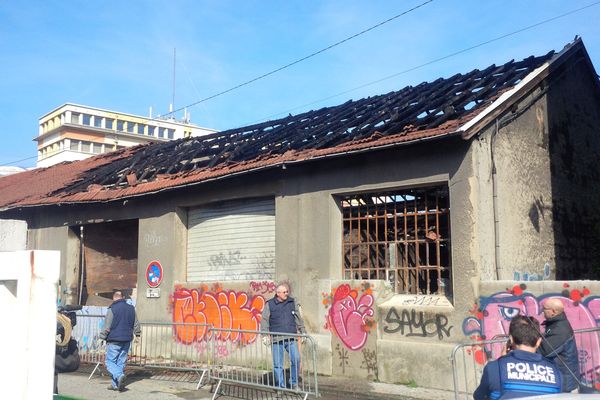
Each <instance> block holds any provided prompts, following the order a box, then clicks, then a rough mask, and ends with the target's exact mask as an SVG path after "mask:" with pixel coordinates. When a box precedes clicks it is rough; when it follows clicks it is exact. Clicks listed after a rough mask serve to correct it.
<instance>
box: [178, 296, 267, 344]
mask: <svg viewBox="0 0 600 400" xmlns="http://www.w3.org/2000/svg"><path fill="white" fill-rule="evenodd" d="M264 306H265V299H264V297H262V296H260V295H255V296H248V294H247V293H244V292H234V291H233V290H229V291H220V292H207V291H202V290H198V289H184V288H181V289H177V290H176V291H175V293H174V294H173V321H174V322H184V323H195V324H207V325H212V326H213V327H214V328H223V329H242V330H259V328H260V319H261V313H262V310H263V308H264ZM175 334H176V337H177V340H179V341H180V342H182V343H186V344H190V343H193V342H197V341H202V340H204V339H206V335H207V326H202V325H200V326H193V325H185V326H184V325H177V326H176V327H175ZM218 335H219V337H218V339H219V340H222V341H227V340H231V341H238V340H240V341H241V343H244V344H246V343H252V342H254V341H255V340H256V336H257V334H256V333H242V334H241V336H240V333H239V332H221V333H218Z"/></svg>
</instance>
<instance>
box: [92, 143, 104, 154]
mask: <svg viewBox="0 0 600 400" xmlns="http://www.w3.org/2000/svg"><path fill="white" fill-rule="evenodd" d="M92 152H93V153H94V154H100V153H101V152H102V145H101V144H100V143H92Z"/></svg>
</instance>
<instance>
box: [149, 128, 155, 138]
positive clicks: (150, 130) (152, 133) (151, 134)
mask: <svg viewBox="0 0 600 400" xmlns="http://www.w3.org/2000/svg"><path fill="white" fill-rule="evenodd" d="M154 128H155V127H154V126H149V127H148V136H154Z"/></svg>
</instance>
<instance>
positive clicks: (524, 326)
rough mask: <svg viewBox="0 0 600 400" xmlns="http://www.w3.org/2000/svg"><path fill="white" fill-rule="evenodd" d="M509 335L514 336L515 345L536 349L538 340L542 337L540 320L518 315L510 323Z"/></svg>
mask: <svg viewBox="0 0 600 400" xmlns="http://www.w3.org/2000/svg"><path fill="white" fill-rule="evenodd" d="M508 333H509V334H510V336H512V339H513V342H514V344H516V345H521V344H523V345H526V346H530V347H535V345H536V344H537V341H538V339H539V338H541V337H542V335H541V333H540V323H539V322H538V320H537V319H535V318H534V317H527V316H525V315H517V316H516V317H514V318H513V319H512V320H511V321H510V326H509V328H508Z"/></svg>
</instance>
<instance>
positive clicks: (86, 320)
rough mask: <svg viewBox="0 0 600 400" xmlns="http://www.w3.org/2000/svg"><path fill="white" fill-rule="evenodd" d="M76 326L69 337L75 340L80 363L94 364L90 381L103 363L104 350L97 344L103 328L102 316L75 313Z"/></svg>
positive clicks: (103, 347) (102, 346)
mask: <svg viewBox="0 0 600 400" xmlns="http://www.w3.org/2000/svg"><path fill="white" fill-rule="evenodd" d="M76 315H77V324H76V325H75V327H74V328H73V332H72V333H71V337H73V338H74V339H75V340H77V347H78V351H79V358H80V360H81V362H82V363H87V364H94V365H95V367H94V370H93V371H92V373H91V374H90V376H89V377H88V379H91V378H92V376H93V375H94V373H95V372H96V370H98V368H99V367H100V365H101V364H103V363H104V359H105V356H106V348H105V346H104V345H101V344H100V343H99V340H98V339H99V338H100V337H99V335H100V332H101V331H102V329H103V328H104V318H105V316H104V315H98V314H86V313H82V312H77V314H76Z"/></svg>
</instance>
